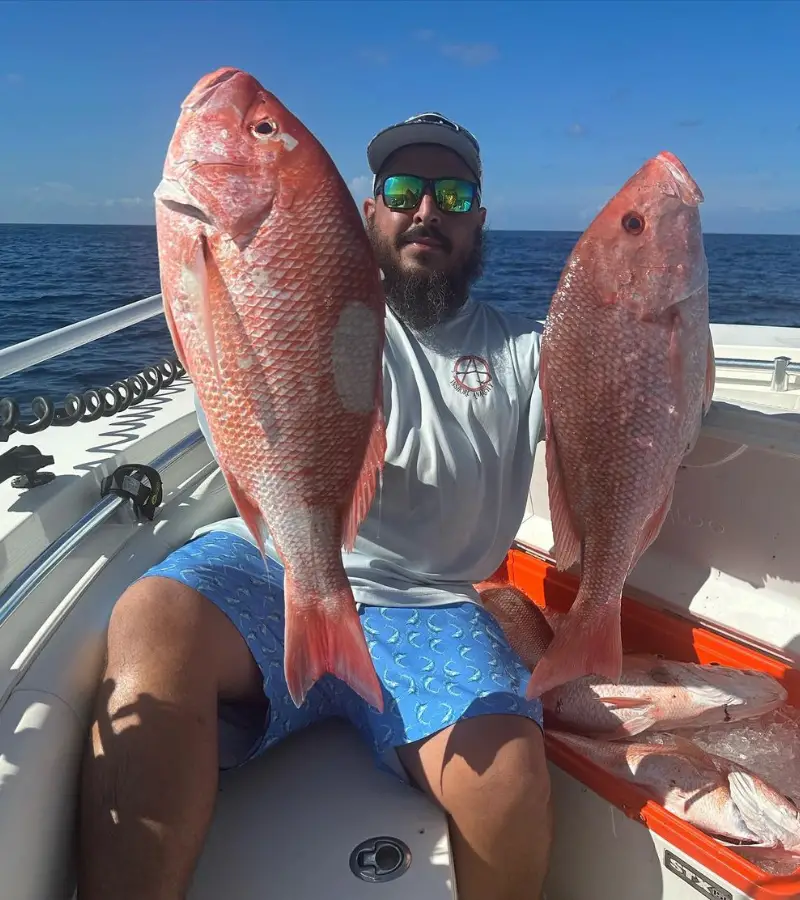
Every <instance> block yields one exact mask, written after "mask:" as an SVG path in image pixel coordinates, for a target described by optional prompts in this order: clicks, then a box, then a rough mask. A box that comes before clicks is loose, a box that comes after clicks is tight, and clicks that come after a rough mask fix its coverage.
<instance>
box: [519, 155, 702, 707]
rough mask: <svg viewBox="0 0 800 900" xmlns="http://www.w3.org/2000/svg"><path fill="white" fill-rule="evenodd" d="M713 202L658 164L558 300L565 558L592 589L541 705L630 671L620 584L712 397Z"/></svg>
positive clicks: (547, 341)
mask: <svg viewBox="0 0 800 900" xmlns="http://www.w3.org/2000/svg"><path fill="white" fill-rule="evenodd" d="M702 200H703V195H702V192H701V191H700V188H699V187H698V186H697V184H696V183H695V182H694V180H693V179H692V177H691V175H690V174H689V173H688V171H687V170H686V168H685V167H684V166H683V164H682V163H681V162H680V160H679V159H678V158H677V157H675V156H674V155H673V154H671V153H667V152H663V153H660V154H658V155H657V156H656V157H654V158H653V159H650V160H648V161H647V162H646V163H645V164H644V165H643V166H642V167H641V169H639V171H638V172H636V173H635V174H634V175H633V176H632V177H631V178H630V179H628V181H627V182H626V183H625V184H624V185H623V187H622V188H621V189H620V190H619V192H618V193H617V194H616V195H615V196H614V197H613V198H612V199H611V200H610V201H609V202H608V203H607V204H606V206H605V207H604V208H603V209H602V210H601V212H600V213H599V214H598V215H597V217H596V218H595V219H594V221H593V222H592V223H591V225H589V227H588V228H587V229H586V231H585V232H584V234H583V235H582V236H581V238H580V239H579V241H578V242H577V244H576V245H575V247H574V249H573V251H572V253H571V254H570V257H569V259H568V260H567V264H566V266H565V267H564V271H563V273H562V275H561V279H560V281H559V284H558V287H557V289H556V291H555V293H554V295H553V298H552V301H551V303H550V309H549V311H548V315H547V321H546V323H545V328H544V334H543V337H542V350H541V357H540V369H539V379H540V384H541V389H542V399H543V409H544V421H545V436H546V449H545V458H546V467H547V482H548V494H549V502H550V517H551V521H552V523H553V537H554V543H555V551H554V553H555V559H556V564H557V566H558V568H559V569H562V570H563V569H568V568H570V567H571V566H572V565H573V564H574V563H577V562H580V565H581V580H580V587H579V590H578V594H577V596H576V598H575V602H574V603H573V605H572V608H571V609H570V612H569V614H568V615H567V616H566V617H565V618H564V620H563V621H562V622H561V623H560V626H559V628H558V630H557V631H556V634H555V637H554V638H553V641H552V642H551V644H550V646H549V648H548V649H547V652H546V653H545V655H544V656H543V657H542V659H541V661H540V662H539V664H538V665H537V666H536V668H535V669H534V671H533V675H532V676H531V680H530V682H529V684H528V689H527V695H528V696H529V697H540V696H542V695H543V694H544V693H546V692H547V691H549V690H551V689H552V688H555V687H558V685H560V684H564V683H565V682H568V681H570V680H572V679H574V678H579V677H581V676H583V675H588V674H596V675H604V676H606V677H607V678H610V679H611V680H617V679H619V677H620V674H621V672H622V641H621V633H620V608H621V596H622V589H623V586H624V583H625V581H626V579H627V577H628V575H629V574H630V572H631V570H632V569H633V568H634V566H635V565H636V563H637V562H638V561H639V559H640V558H641V556H642V554H643V553H644V552H645V551H646V550H647V548H648V547H649V546H650V544H651V543H652V542H653V541H654V540H655V539H656V537H657V536H658V534H659V531H660V530H661V527H662V525H663V523H664V520H665V518H666V516H667V513H668V512H669V509H670V506H671V503H672V494H673V489H674V486H675V478H676V475H677V471H678V467H679V466H680V464H681V461H682V460H683V457H684V456H685V455H686V453H687V452H688V451H689V450H690V449H691V448H692V447H693V445H694V443H695V441H696V439H697V437H698V435H699V432H700V426H701V421H702V414H703V411H704V409H705V410H707V409H708V407H709V405H710V403H711V396H712V393H713V388H714V353H713V347H712V344H711V334H710V329H709V317H708V266H707V264H706V257H705V251H704V248H703V235H702V228H701V224H700V212H699V204H700V203H701V202H702Z"/></svg>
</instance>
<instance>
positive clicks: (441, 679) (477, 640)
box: [142, 531, 542, 771]
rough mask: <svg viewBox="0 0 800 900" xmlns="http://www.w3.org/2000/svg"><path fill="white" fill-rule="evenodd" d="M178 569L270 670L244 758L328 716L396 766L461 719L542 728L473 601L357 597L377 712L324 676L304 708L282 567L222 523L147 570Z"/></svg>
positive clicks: (514, 665)
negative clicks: (287, 651)
mask: <svg viewBox="0 0 800 900" xmlns="http://www.w3.org/2000/svg"><path fill="white" fill-rule="evenodd" d="M151 575H158V576H161V577H164V578H172V579H174V580H175V581H179V582H181V583H182V584H185V585H187V586H188V587H191V588H194V590H196V591H198V592H199V593H201V594H203V595H204V596H205V597H207V598H208V599H209V600H210V601H211V602H212V603H214V604H215V605H216V606H217V607H219V609H221V610H222V611H223V612H224V613H225V614H226V615H227V616H228V618H229V619H230V620H231V621H232V622H233V624H234V625H235V626H236V628H237V629H238V630H239V632H240V633H241V634H242V635H243V637H244V638H245V640H246V641H247V645H248V647H249V648H250V650H251V652H252V654H253V657H254V658H255V661H256V663H257V664H258V666H259V668H260V669H261V671H262V673H263V675H264V693H265V694H266V696H267V699H268V700H269V714H268V721H267V724H266V730H264V727H263V723H259V724H260V727H259V732H260V733H259V734H258V735H257V736H256V739H255V741H254V742H253V743H251V744H248V746H249V748H250V749H249V751H248V752H246V753H244V755H243V757H242V758H240V759H237V760H236V761H235V762H233V763H231V764H230V765H227V764H225V763H224V761H223V760H221V761H220V767H221V768H229V767H232V766H236V765H241V764H242V763H244V762H246V761H248V760H250V759H253V758H254V757H256V756H258V755H260V754H261V753H263V752H264V751H265V750H267V749H268V748H269V747H271V746H273V745H274V744H276V743H277V742H278V741H280V740H281V739H282V738H284V737H286V736H287V735H289V734H292V733H293V732H296V731H298V730H300V729H301V728H304V727H306V726H308V725H311V724H313V723H315V722H319V721H321V720H323V719H327V718H332V717H338V718H343V719H346V720H349V721H350V722H351V723H352V724H353V725H354V726H355V727H356V728H357V729H358V730H359V732H360V733H361V735H362V736H363V737H364V738H365V739H366V740H367V742H368V744H370V745H371V747H372V749H373V751H374V753H375V755H376V758H377V761H378V762H379V763H380V764H383V765H388V766H389V767H390V768H393V770H394V771H397V770H396V768H394V767H393V765H392V757H393V756H394V754H393V753H392V751H393V748H396V747H398V746H402V745H403V744H408V743H412V742H414V741H418V740H421V739H422V738H426V737H429V736H430V735H432V734H435V733H436V732H437V731H440V730H441V729H443V728H446V727H447V726H448V725H452V724H453V723H455V722H457V721H458V720H459V719H468V718H472V717H474V716H483V715H502V714H505V715H516V716H524V717H526V718H529V719H532V720H533V721H534V722H536V723H537V724H538V725H539V727H540V728H541V727H542V706H541V702H540V701H539V700H526V698H525V687H526V685H527V683H528V680H529V678H530V673H529V672H528V670H527V669H526V668H525V666H524V665H523V663H522V661H521V660H520V658H519V657H518V656H517V655H516V654H515V653H514V651H513V650H511V648H510V647H509V645H508V642H507V641H506V639H505V637H504V635H503V633H502V630H501V629H500V626H499V625H498V624H497V622H496V621H495V620H494V618H493V617H492V616H491V615H490V614H489V613H488V612H487V611H486V610H485V609H483V608H482V607H480V606H478V605H476V604H474V603H469V602H458V603H454V604H452V605H448V606H434V607H411V608H409V607H380V606H365V605H363V604H360V605H359V615H360V617H361V625H362V627H363V629H364V634H365V636H366V639H367V645H368V647H369V649H370V653H371V654H372V659H373V661H374V663H375V669H376V671H377V673H378V677H379V678H380V680H381V683H382V685H383V696H384V711H383V713H378V712H377V711H376V710H374V709H373V708H372V707H371V706H369V704H368V703H366V702H365V701H364V700H362V698H361V697H360V696H359V695H358V694H356V693H355V692H354V691H353V690H352V689H351V688H349V687H348V686H347V685H346V684H344V683H343V682H342V681H340V680H339V679H338V678H335V677H334V676H332V675H325V676H323V678H321V679H320V680H319V681H318V682H317V683H316V684H315V685H314V686H313V687H312V688H311V690H310V691H309V692H308V695H307V696H306V699H305V701H304V703H303V704H302V706H301V707H300V708H299V709H298V708H297V707H296V706H295V705H294V703H293V702H292V700H291V698H290V697H289V691H288V688H287V686H286V679H285V677H284V672H283V635H284V606H283V567H282V566H281V565H280V564H279V563H277V562H275V561H274V560H272V559H270V560H269V563H268V565H266V566H265V564H264V560H263V558H262V557H261V554H260V553H259V552H258V549H257V548H256V547H254V546H253V545H252V544H250V543H249V542H247V541H245V540H244V539H243V538H241V537H238V536H237V535H233V534H230V533H228V532H224V531H212V532H207V533H205V534H203V535H201V536H200V537H198V538H196V539H195V540H192V541H190V542H189V543H188V544H185V545H184V546H183V547H180V548H179V549H178V550H176V551H174V552H173V553H171V554H170V555H169V556H168V557H167V558H166V559H165V560H163V561H162V562H160V563H158V564H157V565H155V566H153V567H152V568H151V569H150V570H149V571H148V572H146V573H145V574H144V575H143V576H142V577H148V576H151Z"/></svg>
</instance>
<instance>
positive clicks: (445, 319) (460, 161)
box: [78, 113, 551, 900]
mask: <svg viewBox="0 0 800 900" xmlns="http://www.w3.org/2000/svg"><path fill="white" fill-rule="evenodd" d="M368 159H369V163H370V167H371V169H372V172H373V173H374V175H375V182H374V191H373V196H372V197H370V198H369V199H367V200H366V201H365V202H364V215H365V219H366V223H367V227H368V231H369V234H370V238H371V240H372V243H373V246H374V249H375V253H376V256H377V259H378V262H379V264H380V266H381V269H382V271H383V274H384V285H385V290H386V297H387V303H388V311H387V318H386V331H387V337H386V348H385V352H384V381H385V393H384V405H385V412H386V418H387V442H388V449H387V454H386V463H385V469H384V473H383V482H382V488H381V489H380V492H379V494H378V496H377V497H376V501H375V502H374V503H373V507H372V510H371V511H370V513H369V515H368V517H367V519H366V520H365V522H364V523H363V525H362V527H361V529H360V532H359V537H358V541H357V544H356V548H355V550H354V551H353V552H352V553H347V554H344V557H343V559H344V562H345V566H346V569H347V572H348V576H349V578H350V580H351V583H352V585H353V591H354V595H355V598H356V601H357V603H358V609H359V615H360V616H361V620H362V626H363V627H364V628H365V630H368V632H369V634H370V643H371V645H372V647H371V652H372V655H373V658H374V660H375V662H376V669H377V671H378V673H379V675H380V677H381V679H382V682H383V688H384V696H385V698H386V699H387V700H388V701H392V700H393V701H394V702H386V710H385V712H384V713H382V714H378V713H377V712H376V711H375V710H374V709H372V708H371V707H369V706H368V705H367V704H366V703H364V701H362V700H361V699H360V698H359V697H357V695H355V694H354V692H353V691H351V690H350V689H349V688H348V687H347V686H346V685H344V684H343V683H342V682H341V681H339V680H338V679H335V678H333V677H331V676H326V677H325V678H324V679H322V680H321V681H320V682H318V683H317V685H315V686H314V687H313V688H312V690H311V692H310V693H309V696H308V698H307V699H306V702H305V703H304V704H303V706H302V707H301V708H300V709H296V708H295V707H294V705H293V703H292V701H291V700H290V699H289V696H288V691H287V687H286V683H285V680H284V677H283V646H282V639H283V620H282V613H283V598H282V596H281V592H280V591H279V590H276V588H275V585H276V584H280V583H281V581H280V567H279V566H278V565H277V564H275V565H273V564H272V563H271V564H270V571H269V572H268V571H266V570H265V566H264V563H263V560H262V558H261V557H260V555H259V553H258V551H257V550H256V547H255V544H254V541H253V539H252V536H250V534H249V532H248V531H247V529H246V528H245V526H244V525H243V523H242V522H241V520H240V519H239V518H238V517H237V518H235V519H233V520H227V521H225V522H222V523H215V524H213V525H211V526H208V527H207V528H205V529H203V530H202V532H201V533H200V534H199V535H197V536H196V537H195V539H194V540H192V541H190V542H189V543H188V544H187V545H186V546H184V547H182V548H180V549H179V550H177V551H176V552H174V553H172V554H171V555H170V556H169V557H168V558H167V559H166V560H164V561H163V562H162V563H161V564H159V565H157V566H155V567H154V568H153V569H151V570H150V571H149V572H147V573H145V575H144V576H143V577H142V579H140V580H139V581H138V582H137V583H135V584H134V585H132V586H131V587H130V588H129V589H128V590H127V591H126V593H125V594H124V595H123V596H122V597H121V598H120V600H119V601H118V603H117V605H116V607H115V609H114V612H113V614H112V617H111V621H110V624H109V631H108V660H107V667H106V672H105V677H104V681H103V686H102V687H101V690H100V693H99V697H98V701H97V704H96V710H95V720H94V723H93V727H92V740H91V746H90V748H89V750H88V752H87V757H86V763H85V768H84V782H83V796H82V807H81V815H82V823H81V850H80V857H81V858H80V874H79V894H78V896H79V898H80V900H126V898H134V897H136V898H137V900H140V898H143V897H147V898H148V900H178V898H182V897H184V896H185V893H186V891H187V889H188V885H189V882H190V879H191V876H192V872H193V869H194V866H195V863H196V861H197V859H198V856H199V854H200V852H201V849H202V842H203V839H204V837H205V834H206V831H207V829H208V827H209V824H210V820H211V816H212V812H213V807H214V801H215V796H216V790H217V773H218V770H219V768H220V767H223V768H224V767H227V766H230V765H239V764H242V763H244V762H246V761H247V760H250V759H253V758H254V757H256V756H257V755H259V754H260V753H262V752H264V751H265V750H266V749H267V748H269V747H270V746H272V745H273V744H274V743H275V742H276V741H278V740H279V739H280V737H282V736H283V735H284V734H286V733H288V732H291V731H294V730H297V729H299V728H302V727H304V726H306V725H308V724H310V723H311V722H313V721H314V720H315V719H319V718H320V717H324V716H328V715H341V716H345V717H347V718H349V719H350V720H351V721H352V722H353V724H354V725H355V726H356V727H357V728H358V729H359V731H360V732H361V734H362V736H363V737H364V739H365V740H366V741H368V742H369V743H370V745H371V746H372V748H373V750H374V751H375V753H376V756H377V758H378V760H379V761H380V762H381V763H382V764H385V765H388V766H390V767H393V768H394V770H395V771H396V772H397V773H398V774H399V775H400V776H401V777H405V778H408V779H409V780H410V781H411V782H412V783H413V784H415V785H417V786H418V787H420V788H421V789H423V790H426V791H428V792H429V793H430V795H431V796H432V797H433V798H434V799H435V800H436V801H437V802H438V803H440V804H441V805H442V807H443V808H444V809H445V810H446V811H447V813H448V815H449V819H450V825H451V836H452V846H453V852H454V862H455V869H456V881H457V887H458V893H459V898H460V900H534V898H538V897H539V896H540V894H541V890H542V883H543V880H544V876H545V872H546V868H547V861H548V855H549V849H550V840H551V837H550V834H551V812H550V786H549V780H548V774H547V769H546V765H545V757H544V750H543V739H542V732H541V714H542V711H541V704H540V703H539V702H538V701H527V700H525V697H524V692H525V685H526V683H527V678H528V672H527V670H526V669H525V668H524V666H523V665H522V664H521V661H520V659H519V658H518V657H517V656H516V655H515V654H514V653H513V652H512V651H511V649H510V647H509V645H508V643H507V641H506V640H505V638H504V636H503V634H502V631H501V630H500V628H499V627H498V625H497V623H496V622H495V621H494V620H493V619H492V617H491V616H490V615H489V613H488V612H487V611H486V610H484V609H483V607H482V606H481V605H480V603H479V598H478V595H477V593H476V592H475V590H474V589H473V588H472V583H474V582H478V581H480V580H482V579H484V578H487V577H488V576H489V575H490V574H491V573H492V572H493V571H494V570H495V569H496V567H497V566H498V565H499V564H500V562H501V561H502V559H503V557H504V555H505V553H506V552H507V550H508V548H509V546H510V545H511V543H512V541H513V539H514V536H515V534H516V531H517V529H518V527H519V524H520V522H521V520H522V516H523V512H524V506H525V499H526V496H527V492H528V485H529V483H530V479H531V473H532V468H533V454H534V448H535V445H536V441H537V439H538V435H539V428H540V423H541V397H540V394H539V391H538V387H537V385H536V380H537V372H538V361H539V343H538V341H539V339H538V334H537V332H536V331H535V326H534V323H532V322H530V321H527V320H522V319H516V318H513V317H510V316H507V315H504V314H502V313H501V312H499V311H497V310H495V309H493V308H492V307H490V306H488V305H485V304H481V303H477V302H476V301H475V300H474V299H472V298H470V297H469V288H470V285H471V283H472V282H473V281H474V280H475V278H476V277H477V276H478V275H479V274H480V271H481V259H482V234H483V225H484V220H485V216H486V210H485V209H484V208H483V207H482V206H481V203H480V190H481V177H482V171H481V160H480V151H479V147H478V144H477V142H476V140H475V138H474V137H473V136H472V135H471V134H470V133H469V132H467V131H466V130H465V129H463V128H461V127H460V126H458V125H456V124H455V123H453V122H450V121H448V120H447V119H445V118H444V117H442V116H440V115H439V114H434V113H431V114H425V115H422V116H417V117H413V118H411V119H409V120H407V121H406V122H402V123H399V124H398V125H395V126H392V127H391V128H388V129H386V130H384V131H382V132H380V133H379V134H378V135H377V136H376V137H375V138H374V139H373V141H372V142H371V143H370V145H369V148H368ZM199 418H200V422H201V425H202V426H203V427H204V430H205V434H206V437H207V438H208V437H209V435H208V429H207V426H206V425H205V422H204V418H203V416H202V411H199ZM276 622H277V626H276V624H275V623H276ZM252 623H258V628H255V627H252ZM398 641H399V643H398ZM401 660H402V662H401ZM467 660H468V661H469V662H467ZM431 661H433V664H434V667H433V669H431V668H430V665H431ZM395 675H397V676H398V677H394V676H395ZM401 676H402V677H401ZM409 684H411V687H409ZM442 696H446V697H447V703H444V702H442ZM423 704H424V705H425V714H424V715H417V713H418V712H419V711H421V709H422V705H423ZM248 708H249V710H250V713H251V715H250V717H249V719H241V713H242V710H244V709H248ZM218 709H219V710H220V711H221V712H220V714H221V715H222V716H223V717H225V716H226V710H227V711H228V712H230V713H232V712H234V711H236V712H237V713H238V714H239V717H240V719H241V720H242V722H249V724H250V726H251V730H250V732H249V733H248V732H247V731H246V730H242V732H241V734H242V740H243V741H244V743H243V745H242V748H241V750H240V751H239V752H238V754H236V755H235V756H234V757H233V758H226V755H227V756H228V757H229V756H230V749H228V751H227V754H226V755H220V745H219V743H218V737H219V727H218V725H219V722H218ZM137 713H138V715H137ZM229 718H230V716H229ZM242 727H243V728H244V725H243V726H242ZM113 733H115V734H119V735H121V736H122V737H120V739H119V740H115V739H108V737H106V738H105V739H104V737H103V736H104V735H106V736H108V735H111V734H113ZM123 737H127V738H128V740H123ZM120 745H121V746H122V748H123V749H120ZM264 802H269V798H265V800H264ZM268 878H269V873H265V891H266V894H265V896H268V895H269V881H268Z"/></svg>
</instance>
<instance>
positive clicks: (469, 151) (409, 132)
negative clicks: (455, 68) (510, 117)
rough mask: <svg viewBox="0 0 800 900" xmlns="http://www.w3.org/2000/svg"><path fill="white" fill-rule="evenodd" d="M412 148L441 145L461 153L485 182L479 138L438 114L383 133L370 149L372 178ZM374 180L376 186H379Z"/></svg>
mask: <svg viewBox="0 0 800 900" xmlns="http://www.w3.org/2000/svg"><path fill="white" fill-rule="evenodd" d="M412 144H438V145H439V146H440V147H447V148H448V150H452V151H453V152H454V153H457V154H458V155H459V156H460V157H461V158H462V159H463V160H464V162H465V163H466V164H467V165H468V166H469V167H470V169H472V172H473V174H474V175H475V177H476V178H477V180H478V184H480V182H481V178H482V175H483V172H482V168H481V148H480V146H479V145H478V141H477V139H476V138H475V135H474V134H472V133H471V132H469V131H467V129H466V128H464V127H463V126H461V125H459V124H457V123H456V122H453V121H452V120H451V119H448V118H446V117H445V116H443V115H442V114H441V113H438V112H427V113H421V114H420V115H417V116H411V118H409V119H406V120H405V121H404V122H398V123H397V124H396V125H390V126H389V127H388V128H384V129H383V131H379V132H378V133H377V134H376V135H375V137H374V138H373V139H372V140H371V141H370V142H369V145H368V147H367V161H368V163H369V167H370V169H371V171H372V174H373V175H374V176H376V178H377V175H378V173H379V172H380V170H381V168H382V167H383V164H384V163H385V162H386V160H387V159H388V158H389V157H390V156H391V155H392V153H394V152H395V151H396V150H399V149H400V148H401V147H408V146H410V145H412ZM375 180H376V179H375V178H374V179H373V182H372V183H373V186H374V184H375Z"/></svg>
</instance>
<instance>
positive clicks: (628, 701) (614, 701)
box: [597, 697, 653, 709]
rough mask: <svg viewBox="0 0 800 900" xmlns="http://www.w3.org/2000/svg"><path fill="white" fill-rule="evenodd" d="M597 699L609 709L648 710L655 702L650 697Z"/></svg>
mask: <svg viewBox="0 0 800 900" xmlns="http://www.w3.org/2000/svg"><path fill="white" fill-rule="evenodd" d="M597 699H598V700H599V701H600V702H601V703H602V704H603V705H604V706H607V707H609V709H640V708H645V709H646V708H647V707H648V706H650V705H651V704H652V702H653V701H652V700H651V699H650V697H598V698H597Z"/></svg>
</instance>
